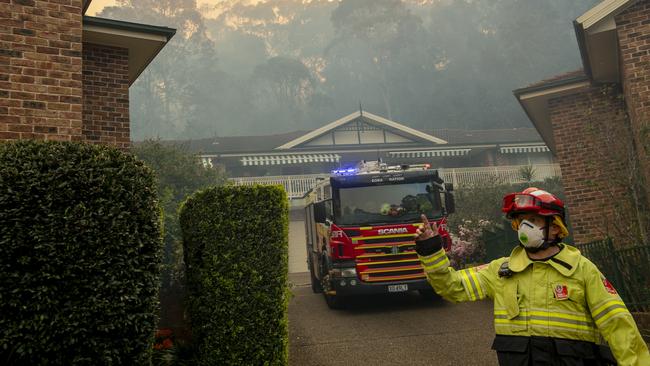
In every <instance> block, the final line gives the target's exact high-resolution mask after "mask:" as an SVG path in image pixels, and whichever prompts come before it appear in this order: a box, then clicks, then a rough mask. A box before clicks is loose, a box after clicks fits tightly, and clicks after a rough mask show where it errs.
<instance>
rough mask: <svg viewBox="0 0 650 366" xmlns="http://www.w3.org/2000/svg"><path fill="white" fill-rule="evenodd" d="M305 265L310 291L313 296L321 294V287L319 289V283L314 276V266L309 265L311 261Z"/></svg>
mask: <svg viewBox="0 0 650 366" xmlns="http://www.w3.org/2000/svg"><path fill="white" fill-rule="evenodd" d="M307 264H308V265H309V276H310V277H311V290H312V291H313V292H314V293H315V294H320V293H321V292H323V287H321V284H320V281H319V280H318V278H316V276H315V275H314V266H312V265H311V260H309V261H307Z"/></svg>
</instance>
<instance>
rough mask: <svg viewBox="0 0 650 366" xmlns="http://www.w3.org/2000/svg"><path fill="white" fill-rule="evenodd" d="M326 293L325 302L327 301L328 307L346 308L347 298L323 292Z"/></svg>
mask: <svg viewBox="0 0 650 366" xmlns="http://www.w3.org/2000/svg"><path fill="white" fill-rule="evenodd" d="M323 294H325V302H326V303H327V307H328V308H330V309H332V310H341V309H345V308H346V305H347V304H346V302H345V298H344V297H342V296H339V295H328V294H327V292H323Z"/></svg>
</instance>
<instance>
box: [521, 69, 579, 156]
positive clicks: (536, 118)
mask: <svg viewBox="0 0 650 366" xmlns="http://www.w3.org/2000/svg"><path fill="white" fill-rule="evenodd" d="M564 75H565V77H558V78H554V79H551V80H550V81H546V82H541V83H537V84H535V85H532V86H529V87H525V88H521V89H517V90H514V91H513V93H514V95H515V97H516V98H517V101H518V102H519V104H520V105H521V107H522V108H523V109H524V112H526V115H527V116H528V118H529V119H530V121H531V122H532V123H533V126H535V128H536V129H537V132H539V134H540V136H542V139H543V140H544V142H545V143H546V146H548V148H549V149H550V150H551V151H552V152H553V153H555V151H556V144H555V139H554V138H553V129H552V126H551V120H550V112H549V110H548V101H549V100H550V99H552V98H557V97H561V96H563V95H570V94H574V93H577V92H579V91H581V90H584V88H587V87H590V86H591V82H590V80H589V78H588V77H587V76H586V75H584V74H583V75H576V72H572V73H568V74H564Z"/></svg>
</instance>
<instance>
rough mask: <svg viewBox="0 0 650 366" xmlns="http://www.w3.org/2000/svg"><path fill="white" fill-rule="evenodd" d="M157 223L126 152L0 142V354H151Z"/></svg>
mask: <svg viewBox="0 0 650 366" xmlns="http://www.w3.org/2000/svg"><path fill="white" fill-rule="evenodd" d="M160 226H161V225H160V211H159V208H158V205H157V201H156V191H155V178H154V175H153V174H152V172H151V170H150V169H148V168H146V167H145V166H144V165H143V164H142V163H141V162H139V161H138V160H136V159H135V158H134V157H133V156H131V155H129V154H127V153H123V152H120V151H118V150H116V149H113V148H109V147H101V146H91V145H86V144H81V143H71V142H34V141H17V142H4V143H0V329H1V331H0V364H3V365H136V364H137V365H146V364H149V363H150V358H151V347H152V342H153V335H154V331H155V325H156V324H155V321H156V316H155V313H156V310H157V301H158V298H157V294H158V284H159V275H160V274H159V272H160V261H161V255H162V242H161V227H160Z"/></svg>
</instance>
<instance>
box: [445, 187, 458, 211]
mask: <svg viewBox="0 0 650 366" xmlns="http://www.w3.org/2000/svg"><path fill="white" fill-rule="evenodd" d="M445 210H446V211H447V215H449V214H452V213H454V212H455V211H456V201H455V200H454V195H453V194H451V192H445Z"/></svg>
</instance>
